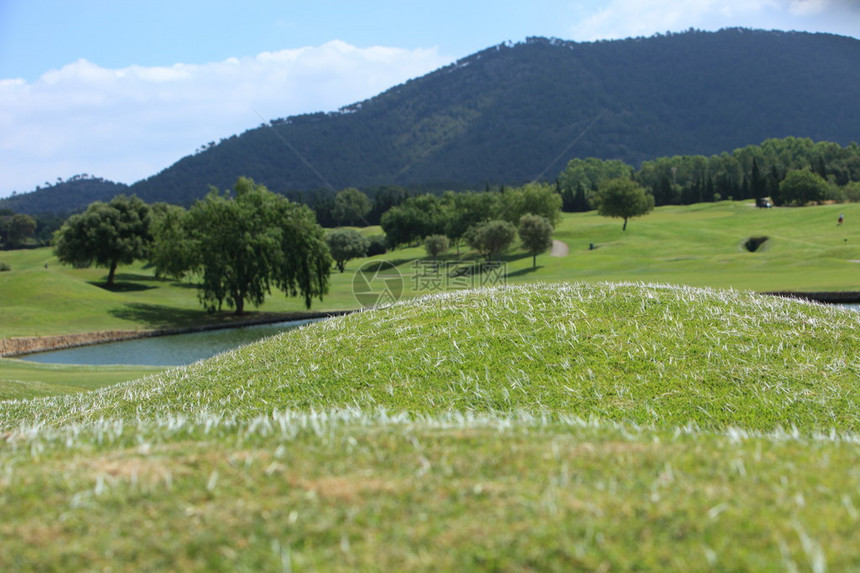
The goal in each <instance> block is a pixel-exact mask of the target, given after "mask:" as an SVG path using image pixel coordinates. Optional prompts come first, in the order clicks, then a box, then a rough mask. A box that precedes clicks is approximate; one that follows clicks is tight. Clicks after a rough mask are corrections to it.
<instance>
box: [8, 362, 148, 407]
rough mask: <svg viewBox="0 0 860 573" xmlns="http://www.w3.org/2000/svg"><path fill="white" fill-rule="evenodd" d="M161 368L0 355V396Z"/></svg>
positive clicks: (83, 387) (86, 384) (103, 382)
mask: <svg viewBox="0 0 860 573" xmlns="http://www.w3.org/2000/svg"><path fill="white" fill-rule="evenodd" d="M162 370H164V369H163V368H154V367H146V366H78V365H66V364H63V365H60V364H37V363H34V362H26V361H23V360H11V359H0V400H12V399H25V398H36V397H40V396H52V395H56V394H68V393H72V392H85V391H88V390H94V389H96V388H101V387H103V386H109V385H111V384H116V383H117V382H125V381H127V380H134V379H137V378H140V377H142V376H146V375H147V374H152V373H155V372H160V371H162Z"/></svg>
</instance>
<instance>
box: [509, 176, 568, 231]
mask: <svg viewBox="0 0 860 573" xmlns="http://www.w3.org/2000/svg"><path fill="white" fill-rule="evenodd" d="M561 204H562V198H561V195H559V194H558V193H556V192H555V188H554V187H553V186H552V185H548V184H546V183H527V184H526V185H523V186H522V187H519V188H516V189H510V190H508V191H506V192H505V193H504V194H502V195H501V196H500V204H499V210H498V211H497V213H496V216H495V218H496V219H501V220H504V221H508V222H509V223H511V224H512V225H516V224H519V222H520V217H522V216H523V215H525V214H526V213H533V214H535V215H541V216H543V217H546V219H547V220H548V221H549V222H550V223H551V224H552V225H555V224H556V223H557V222H558V221H559V220H560V218H561Z"/></svg>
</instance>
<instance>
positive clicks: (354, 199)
mask: <svg viewBox="0 0 860 573" xmlns="http://www.w3.org/2000/svg"><path fill="white" fill-rule="evenodd" d="M371 208H373V204H372V203H371V201H370V198H369V197H368V196H367V195H365V194H364V193H362V192H361V191H359V190H358V189H356V188H355V187H347V188H346V189H343V190H342V191H339V192H338V193H337V195H335V197H334V211H333V215H334V218H335V220H336V221H337V222H338V223H339V224H341V225H361V226H364V225H366V224H367V223H366V221H365V217H367V214H368V213H370V210H371Z"/></svg>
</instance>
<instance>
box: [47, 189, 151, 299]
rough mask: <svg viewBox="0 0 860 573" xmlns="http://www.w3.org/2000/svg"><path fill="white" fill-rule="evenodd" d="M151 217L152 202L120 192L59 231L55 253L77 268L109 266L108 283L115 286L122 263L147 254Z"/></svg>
mask: <svg viewBox="0 0 860 573" xmlns="http://www.w3.org/2000/svg"><path fill="white" fill-rule="evenodd" d="M150 220H151V216H150V208H149V206H148V205H147V204H146V203H144V202H143V201H141V200H140V199H138V198H137V197H135V196H133V195H132V196H131V197H128V196H126V195H117V196H116V197H114V198H113V199H111V201H110V203H103V202H101V201H96V202H94V203H91V204H90V206H89V207H87V210H86V211H84V212H83V213H79V214H77V215H72V216H71V217H69V219H68V220H67V221H66V222H65V223H64V224H63V226H62V227H61V228H60V229H59V230H58V231H57V232H56V234H55V235H54V241H55V246H54V253H55V254H56V256H57V258H58V259H59V260H60V262H61V263H64V264H70V265H72V266H74V267H75V268H86V267H89V266H92V265H93V264H95V265H96V266H99V267H106V268H107V269H108V279H107V286H108V287H112V286H114V277H115V275H116V269H117V266H118V265H120V264H124V265H127V264H131V263H133V262H134V261H136V260H140V259H145V258H146V256H147V254H148V249H149V246H150V244H151V243H152V234H151V230H150Z"/></svg>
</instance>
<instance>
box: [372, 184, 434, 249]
mask: <svg viewBox="0 0 860 573" xmlns="http://www.w3.org/2000/svg"><path fill="white" fill-rule="evenodd" d="M380 224H381V226H382V230H383V231H384V232H385V237H386V239H388V243H389V244H390V245H391V246H392V247H397V246H399V245H408V244H410V243H415V242H417V241H420V240H422V239H424V237H426V236H427V235H435V234H442V233H443V232H444V231H445V209H444V206H443V204H442V201H441V200H440V199H439V197H437V196H436V195H430V194H425V195H419V196H417V197H410V198H409V199H407V200H406V201H404V202H403V203H401V204H400V205H398V206H396V207H392V208H391V209H389V210H388V211H386V212H385V214H384V215H382V220H381V221H380Z"/></svg>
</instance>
